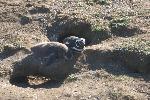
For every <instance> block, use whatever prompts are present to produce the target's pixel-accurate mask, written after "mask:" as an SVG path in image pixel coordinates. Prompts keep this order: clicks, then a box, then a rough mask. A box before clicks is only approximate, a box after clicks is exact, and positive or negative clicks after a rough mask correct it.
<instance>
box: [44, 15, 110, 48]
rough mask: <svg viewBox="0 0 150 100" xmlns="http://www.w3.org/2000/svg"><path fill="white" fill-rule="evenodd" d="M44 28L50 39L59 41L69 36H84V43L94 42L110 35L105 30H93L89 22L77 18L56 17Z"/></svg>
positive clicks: (90, 43)
mask: <svg viewBox="0 0 150 100" xmlns="http://www.w3.org/2000/svg"><path fill="white" fill-rule="evenodd" d="M45 29H46V32H47V37H48V38H49V40H50V41H57V42H61V43H62V42H63V40H64V39H65V38H66V37H69V36H77V37H80V38H85V39H86V45H92V44H96V43H98V42H101V41H102V40H105V39H107V38H109V37H111V36H110V34H109V32H108V31H107V30H104V29H101V30H93V29H92V25H91V23H90V22H88V21H86V20H83V19H79V18H68V17H63V18H58V17H56V18H55V21H54V22H53V23H52V24H51V26H47V27H46V28H45Z"/></svg>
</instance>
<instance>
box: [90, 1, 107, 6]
mask: <svg viewBox="0 0 150 100" xmlns="http://www.w3.org/2000/svg"><path fill="white" fill-rule="evenodd" d="M93 1H94V2H95V3H97V4H100V5H106V4H108V1H107V0H93Z"/></svg>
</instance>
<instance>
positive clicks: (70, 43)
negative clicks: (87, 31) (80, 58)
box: [63, 36, 85, 52]
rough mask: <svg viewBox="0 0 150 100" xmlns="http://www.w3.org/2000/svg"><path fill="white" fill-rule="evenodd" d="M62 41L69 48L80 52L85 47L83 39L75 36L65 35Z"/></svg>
mask: <svg viewBox="0 0 150 100" xmlns="http://www.w3.org/2000/svg"><path fill="white" fill-rule="evenodd" d="M63 42H64V44H65V45H67V47H68V48H69V49H71V50H73V51H76V52H82V51H83V50H84V47H85V39H84V38H79V37H76V36H70V37H67V38H65V39H64V41H63Z"/></svg>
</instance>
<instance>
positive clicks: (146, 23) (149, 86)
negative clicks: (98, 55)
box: [0, 0, 150, 100]
mask: <svg viewBox="0 0 150 100" xmlns="http://www.w3.org/2000/svg"><path fill="white" fill-rule="evenodd" d="M87 1H88V0H0V45H1V46H0V49H1V51H2V50H3V47H4V46H5V44H13V45H17V46H18V45H21V46H23V47H26V48H27V49H28V48H30V47H32V46H33V45H35V44H37V43H40V42H46V41H51V40H50V39H49V37H48V36H47V35H45V32H44V31H43V30H42V26H41V23H40V22H39V21H37V19H38V18H39V17H41V16H42V17H44V18H46V19H47V20H48V22H49V24H50V26H52V23H54V22H55V21H56V20H58V19H57V18H56V17H58V16H61V17H63V18H65V17H66V16H67V17H69V18H68V19H72V18H81V19H86V20H87V21H88V22H90V23H99V24H100V26H102V27H106V29H107V28H108V23H109V20H108V19H107V18H109V17H110V16H112V17H113V18H117V17H120V16H121V17H122V16H128V17H129V18H130V19H131V20H130V26H133V27H137V28H139V29H140V30H142V31H143V33H142V34H140V35H137V34H136V35H133V36H131V37H119V36H114V37H110V38H107V39H104V40H103V41H102V42H99V43H96V44H95V43H94V44H95V45H92V44H90V46H87V47H86V48H85V50H89V49H92V50H97V49H99V50H102V51H106V50H112V49H113V48H114V46H115V45H116V44H119V43H121V42H122V41H123V40H126V39H130V38H134V37H141V38H144V39H146V40H148V41H149V40H150V34H149V33H150V1H149V0H112V1H111V0H104V1H108V3H109V5H100V4H96V3H93V4H88V3H87ZM89 1H91V2H92V0H89ZM41 6H44V7H45V8H48V9H49V10H48V11H46V10H44V13H41V12H40V11H37V12H36V13H31V12H30V10H31V9H32V7H41ZM20 16H27V17H28V18H30V19H31V21H30V22H29V23H27V24H25V25H21V23H20V20H21V17H20ZM64 16H65V17H64ZM55 27H57V26H55ZM55 27H52V28H54V29H53V30H55ZM56 30H57V28H56ZM85 30H86V29H85ZM108 30H109V29H108ZM53 32H58V34H61V32H60V31H53ZM59 32H60V33H59ZM88 45H89V44H88ZM91 45H92V46H91ZM25 55H26V52H25V51H23V50H21V51H18V52H16V53H14V54H12V55H5V54H2V53H0V100H150V75H147V74H141V73H134V72H132V71H129V70H128V69H127V68H124V67H123V66H122V65H119V64H116V63H113V62H111V63H108V64H107V65H106V64H103V63H97V62H95V65H94V66H96V69H89V66H90V65H88V64H83V65H82V67H83V68H81V71H80V72H78V73H75V74H71V75H70V76H68V78H67V79H66V80H65V81H63V82H60V83H56V82H49V81H48V79H45V78H43V77H32V76H31V77H29V83H30V84H31V85H30V86H28V85H26V84H24V83H21V84H18V85H12V84H10V83H9V77H10V71H11V70H12V64H13V63H14V62H15V61H18V60H19V59H21V58H23V57H24V56H25ZM93 59H95V57H94V56H93ZM106 61H107V59H106ZM97 67H98V68H97Z"/></svg>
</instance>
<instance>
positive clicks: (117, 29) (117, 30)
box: [109, 18, 128, 36]
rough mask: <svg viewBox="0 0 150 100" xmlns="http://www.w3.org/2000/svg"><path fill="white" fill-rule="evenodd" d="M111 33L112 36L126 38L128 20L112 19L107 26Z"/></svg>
mask: <svg viewBox="0 0 150 100" xmlns="http://www.w3.org/2000/svg"><path fill="white" fill-rule="evenodd" d="M109 27H110V29H111V32H112V33H113V34H114V35H119V36H126V35H128V33H126V30H127V29H128V20H127V19H126V18H120V19H113V20H112V21H110V25H109Z"/></svg>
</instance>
